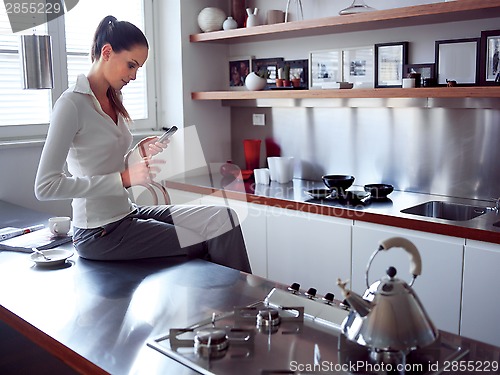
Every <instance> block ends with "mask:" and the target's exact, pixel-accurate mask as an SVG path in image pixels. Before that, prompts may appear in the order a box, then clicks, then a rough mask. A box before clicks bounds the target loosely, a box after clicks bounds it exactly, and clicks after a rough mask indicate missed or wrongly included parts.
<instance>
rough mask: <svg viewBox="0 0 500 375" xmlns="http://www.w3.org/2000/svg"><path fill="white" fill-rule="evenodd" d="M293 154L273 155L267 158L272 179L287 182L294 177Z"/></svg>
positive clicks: (281, 182) (282, 182)
mask: <svg viewBox="0 0 500 375" xmlns="http://www.w3.org/2000/svg"><path fill="white" fill-rule="evenodd" d="M293 160H294V159H293V156H272V157H268V158H267V163H268V165H269V173H270V177H271V180H272V181H277V182H279V183H280V184H286V183H288V182H290V181H292V179H293Z"/></svg>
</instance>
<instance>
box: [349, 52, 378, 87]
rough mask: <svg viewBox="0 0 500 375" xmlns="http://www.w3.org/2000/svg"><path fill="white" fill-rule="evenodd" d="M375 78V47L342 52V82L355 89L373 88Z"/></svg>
mask: <svg viewBox="0 0 500 375" xmlns="http://www.w3.org/2000/svg"><path fill="white" fill-rule="evenodd" d="M374 77H375V64H374V48H373V46H366V47H356V48H346V49H343V50H342V81H343V82H350V83H352V84H353V88H373V85H374Z"/></svg>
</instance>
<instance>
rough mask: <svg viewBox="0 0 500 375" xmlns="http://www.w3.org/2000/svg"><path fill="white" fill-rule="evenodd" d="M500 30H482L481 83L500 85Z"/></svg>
mask: <svg viewBox="0 0 500 375" xmlns="http://www.w3.org/2000/svg"><path fill="white" fill-rule="evenodd" d="M499 55H500V30H488V31H482V32H481V52H480V57H479V66H480V69H479V76H480V84H481V85H500V63H499V59H500V56H499Z"/></svg>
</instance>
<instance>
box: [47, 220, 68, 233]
mask: <svg viewBox="0 0 500 375" xmlns="http://www.w3.org/2000/svg"><path fill="white" fill-rule="evenodd" d="M70 229H71V218H70V217H67V216H56V217H51V218H50V219H49V230H50V232H51V233H52V234H53V235H55V236H66V235H67V234H68V232H69V230H70Z"/></svg>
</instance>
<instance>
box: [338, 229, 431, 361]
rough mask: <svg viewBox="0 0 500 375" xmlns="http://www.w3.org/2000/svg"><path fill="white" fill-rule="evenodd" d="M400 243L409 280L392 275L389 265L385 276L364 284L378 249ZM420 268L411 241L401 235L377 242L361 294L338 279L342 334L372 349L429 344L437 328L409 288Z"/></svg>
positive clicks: (407, 348)
mask: <svg viewBox="0 0 500 375" xmlns="http://www.w3.org/2000/svg"><path fill="white" fill-rule="evenodd" d="M393 247H401V248H403V249H404V250H406V252H408V254H409V256H410V264H411V266H410V273H411V274H412V275H413V279H412V281H411V283H410V284H409V285H408V284H407V283H406V282H405V281H403V280H400V279H398V278H396V277H395V276H396V272H397V271H396V269H395V268H394V267H390V268H389V269H388V270H387V276H384V277H383V278H382V279H380V280H378V281H376V282H374V283H373V284H372V285H371V286H368V272H369V270H370V266H371V263H372V261H373V259H374V258H375V256H376V255H377V254H378V253H379V252H380V251H387V250H389V249H391V248H393ZM421 272H422V260H421V257H420V253H419V252H418V250H417V248H416V247H415V245H414V244H413V243H412V242H410V241H409V240H407V239H405V238H402V237H393V238H389V239H387V240H385V241H382V242H381V243H380V246H379V248H378V249H377V250H376V251H375V252H374V253H373V254H372V255H371V257H370V260H369V262H368V266H367V269H366V275H365V278H366V285H367V287H368V289H367V290H366V292H365V294H364V295H363V297H361V296H359V295H358V294H356V293H354V292H353V291H352V290H348V289H346V287H345V286H346V283H345V282H342V281H341V280H340V279H338V282H337V284H338V285H339V287H340V288H341V289H342V292H343V294H344V297H345V299H346V301H347V302H348V303H349V305H350V312H349V315H348V316H347V317H346V318H345V320H344V321H343V323H342V332H343V334H344V335H345V336H346V337H347V338H348V339H349V340H351V341H353V342H356V343H358V344H359V345H362V346H365V347H367V348H369V349H370V350H371V351H372V352H377V353H380V352H399V353H404V354H408V353H409V352H410V351H412V350H415V349H419V348H423V347H425V346H428V345H430V344H432V343H433V342H434V341H436V339H437V338H438V330H437V329H436V327H435V326H434V324H433V323H432V321H431V320H430V319H429V316H428V315H427V313H426V311H425V309H424V307H423V306H422V303H421V302H420V300H419V299H418V297H417V295H416V294H415V292H414V291H413V289H412V288H411V286H412V285H413V283H414V281H415V279H416V278H417V276H418V275H420V274H421Z"/></svg>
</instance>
